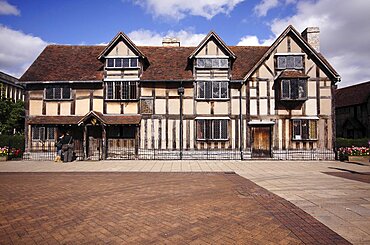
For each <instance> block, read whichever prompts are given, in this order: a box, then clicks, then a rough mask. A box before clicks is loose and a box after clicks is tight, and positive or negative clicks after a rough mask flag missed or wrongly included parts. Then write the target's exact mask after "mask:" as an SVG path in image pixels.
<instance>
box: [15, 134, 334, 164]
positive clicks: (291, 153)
mask: <svg viewBox="0 0 370 245" xmlns="http://www.w3.org/2000/svg"><path fill="white" fill-rule="evenodd" d="M87 145H88V144H87ZM97 145H98V147H96V149H95V148H94V149H91V148H92V144H90V145H88V146H89V147H88V148H89V149H88V152H86V153H85V150H84V149H83V148H84V145H83V142H82V140H79V139H75V140H74V159H75V160H100V159H102V157H103V155H105V156H106V159H108V160H135V159H136V160H240V159H243V160H248V159H253V153H252V150H251V148H246V149H243V152H242V153H241V152H240V149H238V148H222V147H218V148H212V145H211V144H210V145H209V147H205V146H204V145H203V147H202V148H191V149H188V148H185V149H183V150H180V149H179V148H175V147H174V148H171V147H169V146H168V145H167V146H166V145H165V144H162V143H160V142H150V144H149V143H148V142H139V143H137V142H136V141H135V139H108V140H107V143H106V148H105V149H102V147H101V144H97ZM85 146H86V144H85ZM177 146H178V145H177ZM166 147H167V148H166ZM104 150H105V152H104ZM92 151H93V152H92ZM103 153H105V154H103ZM56 155H57V151H56V147H55V143H54V142H51V141H50V142H49V141H35V142H32V144H31V147H30V148H29V150H28V151H26V152H25V153H23V154H21V155H19V156H18V157H16V158H12V159H9V160H35V161H43V160H48V161H52V160H54V159H55V157H56ZM96 156H97V157H96ZM242 156H243V158H242ZM270 159H274V160H334V159H335V154H334V151H333V150H330V149H311V150H310V149H309V150H304V149H287V150H273V151H272V152H271V158H270Z"/></svg>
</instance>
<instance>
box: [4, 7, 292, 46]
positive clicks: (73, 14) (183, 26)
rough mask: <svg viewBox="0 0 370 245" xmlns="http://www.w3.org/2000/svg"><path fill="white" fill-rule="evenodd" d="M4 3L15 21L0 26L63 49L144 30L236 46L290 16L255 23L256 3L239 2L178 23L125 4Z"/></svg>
mask: <svg viewBox="0 0 370 245" xmlns="http://www.w3.org/2000/svg"><path fill="white" fill-rule="evenodd" d="M225 2H227V1H225ZM8 3H9V4H11V5H14V6H16V7H17V8H18V9H19V11H20V15H19V16H16V15H2V16H0V23H2V24H3V25H6V26H8V27H10V28H12V29H15V30H22V31H23V32H25V33H30V34H32V35H34V36H38V37H41V38H42V39H43V40H45V41H47V42H51V43H65V44H81V43H86V44H97V43H102V42H109V41H110V39H111V38H112V37H113V36H114V35H115V34H116V33H117V32H118V31H123V32H125V33H130V32H132V31H135V30H139V29H146V30H151V31H153V32H157V33H166V32H167V31H169V30H172V31H180V30H188V31H191V32H193V33H207V32H209V31H210V30H211V29H213V30H215V31H216V32H217V33H218V34H219V35H220V36H221V37H222V38H223V39H224V41H225V42H227V43H228V44H229V45H236V44H237V43H238V42H239V41H240V38H241V37H242V36H245V35H257V36H259V37H260V38H265V39H268V38H269V36H271V35H272V32H271V31H270V29H269V27H268V25H267V24H266V22H270V21H271V20H272V19H273V18H275V17H285V16H288V15H290V14H292V13H294V5H293V4H287V5H283V6H281V8H280V9H279V10H278V9H273V10H271V12H270V13H269V15H268V16H261V17H258V16H257V14H256V13H255V12H254V10H253V9H254V7H255V6H256V5H258V3H259V1H257V0H254V1H252V0H249V1H244V2H240V3H239V4H237V5H236V7H235V8H233V9H232V10H231V11H230V12H229V13H226V14H223V13H220V14H217V15H215V16H214V17H213V18H211V19H207V18H205V17H203V16H199V15H198V16H197V15H191V14H189V15H186V16H185V17H183V18H182V19H180V20H178V19H176V18H172V17H171V16H164V15H161V16H156V15H155V14H153V13H152V12H150V10H147V9H146V8H145V7H142V6H140V5H138V4H135V3H134V2H133V1H129V0H126V1H123V0H110V1H106V0H82V1H73V0H65V1H45V0H32V1H24V0H18V1H14V0H10V1H8Z"/></svg>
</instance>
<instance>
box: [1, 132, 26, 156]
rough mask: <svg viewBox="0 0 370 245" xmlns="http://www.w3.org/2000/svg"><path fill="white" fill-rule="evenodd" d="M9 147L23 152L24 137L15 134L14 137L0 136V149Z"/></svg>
mask: <svg viewBox="0 0 370 245" xmlns="http://www.w3.org/2000/svg"><path fill="white" fill-rule="evenodd" d="M5 146H7V147H10V148H16V149H20V150H21V151H22V152H24V135H23V134H15V135H4V134H0V147H5Z"/></svg>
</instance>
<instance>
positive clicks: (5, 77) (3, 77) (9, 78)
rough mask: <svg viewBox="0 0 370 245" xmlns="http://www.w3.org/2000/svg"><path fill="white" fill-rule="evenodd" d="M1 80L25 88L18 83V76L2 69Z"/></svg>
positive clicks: (0, 72)
mask: <svg viewBox="0 0 370 245" xmlns="http://www.w3.org/2000/svg"><path fill="white" fill-rule="evenodd" d="M0 82H2V83H5V84H9V85H11V86H15V87H18V88H22V89H23V87H22V86H20V85H19V84H18V79H17V78H15V77H13V76H11V75H9V74H6V73H4V72H2V71H0Z"/></svg>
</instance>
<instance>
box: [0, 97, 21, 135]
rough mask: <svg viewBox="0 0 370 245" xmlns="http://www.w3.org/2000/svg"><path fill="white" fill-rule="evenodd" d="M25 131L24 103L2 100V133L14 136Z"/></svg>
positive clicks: (0, 105)
mask: <svg viewBox="0 0 370 245" xmlns="http://www.w3.org/2000/svg"><path fill="white" fill-rule="evenodd" d="M23 131H24V102H23V101H21V100H18V101H17V102H13V101H12V100H11V99H6V98H1V99H0V133H1V134H13V133H23Z"/></svg>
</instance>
